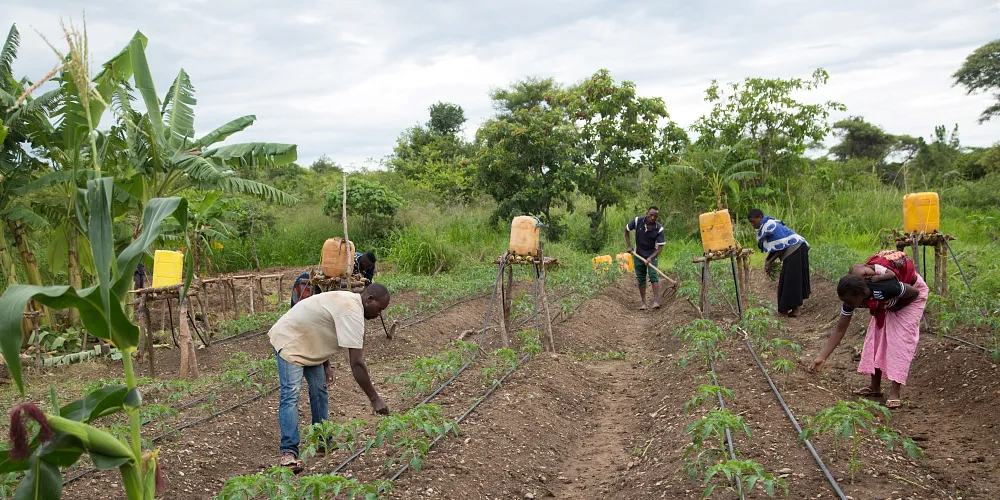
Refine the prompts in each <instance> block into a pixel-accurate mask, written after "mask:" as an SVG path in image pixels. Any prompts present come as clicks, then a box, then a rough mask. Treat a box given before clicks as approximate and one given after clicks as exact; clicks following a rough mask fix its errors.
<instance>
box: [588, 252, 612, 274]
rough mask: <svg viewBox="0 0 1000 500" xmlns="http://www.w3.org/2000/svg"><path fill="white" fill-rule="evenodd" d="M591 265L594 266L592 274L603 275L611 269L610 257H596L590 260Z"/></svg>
mask: <svg viewBox="0 0 1000 500" xmlns="http://www.w3.org/2000/svg"><path fill="white" fill-rule="evenodd" d="M590 262H591V264H593V265H594V272H595V273H598V274H604V273H605V271H607V270H608V269H610V268H611V262H612V261H611V256H610V255H598V256H597V257H594V258H593V259H590Z"/></svg>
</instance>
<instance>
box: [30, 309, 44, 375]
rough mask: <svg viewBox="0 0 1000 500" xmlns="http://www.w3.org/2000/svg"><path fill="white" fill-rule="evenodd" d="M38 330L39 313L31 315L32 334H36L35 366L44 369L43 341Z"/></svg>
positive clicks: (40, 369) (39, 369)
mask: <svg viewBox="0 0 1000 500" xmlns="http://www.w3.org/2000/svg"><path fill="white" fill-rule="evenodd" d="M40 333H41V332H39V331H38V313H34V314H32V315H31V334H32V335H34V336H35V366H36V367H37V368H38V371H39V372H40V371H42V342H41V339H40V338H39V337H41V335H40Z"/></svg>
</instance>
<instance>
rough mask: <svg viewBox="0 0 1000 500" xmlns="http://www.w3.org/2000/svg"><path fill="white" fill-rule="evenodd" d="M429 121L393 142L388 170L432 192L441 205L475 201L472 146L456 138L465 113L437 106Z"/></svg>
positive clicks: (451, 106)
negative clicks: (394, 144) (446, 202)
mask: <svg viewBox="0 0 1000 500" xmlns="http://www.w3.org/2000/svg"><path fill="white" fill-rule="evenodd" d="M429 112H430V121H428V122H427V124H426V126H423V125H417V126H415V127H411V128H409V129H407V130H406V131H404V132H403V133H402V134H401V135H400V137H399V139H398V140H397V141H396V147H395V148H393V152H392V156H391V157H390V158H389V161H388V165H389V168H390V169H392V170H394V171H395V172H397V173H399V174H400V175H402V176H403V178H405V179H407V180H408V181H410V182H412V183H414V184H416V185H418V186H420V187H422V188H424V189H427V190H429V191H432V192H433V193H435V194H436V195H437V197H438V198H439V199H440V200H441V201H453V200H457V201H460V202H469V201H471V200H472V199H474V198H475V195H476V190H475V183H474V182H473V177H474V175H475V170H474V168H473V166H472V162H471V161H470V158H471V157H472V156H473V154H474V153H473V148H472V145H471V144H469V143H468V142H467V141H466V140H465V139H464V138H462V137H461V136H460V135H459V132H460V131H461V127H462V124H463V123H464V122H465V112H464V111H463V110H462V108H461V106H458V105H457V104H451V103H444V102H439V103H437V104H433V105H431V107H430V108H429Z"/></svg>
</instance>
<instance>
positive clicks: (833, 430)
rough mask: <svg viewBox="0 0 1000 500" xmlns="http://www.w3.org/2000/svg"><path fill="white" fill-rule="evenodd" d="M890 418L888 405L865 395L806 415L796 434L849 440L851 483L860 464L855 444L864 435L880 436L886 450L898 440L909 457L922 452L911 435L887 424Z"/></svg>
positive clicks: (804, 436)
mask: <svg viewBox="0 0 1000 500" xmlns="http://www.w3.org/2000/svg"><path fill="white" fill-rule="evenodd" d="M890 418H891V413H890V412H889V409H888V408H886V407H884V406H882V405H880V404H878V403H875V402H873V401H868V400H867V399H858V400H857V401H838V402H837V404H836V405H834V406H832V407H830V408H826V409H823V410H820V411H819V412H818V413H816V415H814V416H812V417H805V419H804V420H805V426H804V428H803V430H802V434H801V435H800V436H799V438H800V439H803V440H804V439H809V438H810V437H812V436H815V435H822V434H833V435H834V437H836V438H838V439H840V440H843V441H848V442H850V445H851V456H850V461H849V462H848V468H849V469H850V473H851V482H852V483H853V482H854V474H855V472H857V470H858V468H859V467H860V466H861V461H860V460H859V459H858V448H859V447H860V446H861V441H862V440H863V439H864V437H865V436H866V435H870V436H875V437H877V438H879V439H881V440H882V441H883V442H884V443H885V445H886V448H887V449H889V450H892V449H893V447H894V446H895V444H896V443H897V442H898V443H900V445H901V446H902V447H903V450H904V451H906V453H907V454H908V455H909V456H910V457H912V458H920V457H922V456H923V450H921V449H920V447H918V446H917V444H916V443H915V442H913V440H912V439H910V438H903V437H901V436H900V435H899V434H898V433H897V432H895V431H893V430H892V429H890V428H889V427H888V425H889V420H890ZM883 420H884V424H883V423H882V421H883Z"/></svg>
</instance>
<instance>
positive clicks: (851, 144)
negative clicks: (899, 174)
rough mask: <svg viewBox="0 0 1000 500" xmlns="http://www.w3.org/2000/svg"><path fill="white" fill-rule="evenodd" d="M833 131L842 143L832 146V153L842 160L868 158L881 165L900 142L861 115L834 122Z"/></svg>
mask: <svg viewBox="0 0 1000 500" xmlns="http://www.w3.org/2000/svg"><path fill="white" fill-rule="evenodd" d="M833 133H834V135H835V136H837V137H839V138H840V143H839V144H837V145H835V146H833V147H831V148H830V154H831V155H833V156H834V158H836V159H838V160H840V161H847V160H853V159H866V160H871V161H872V162H874V163H875V164H876V165H881V164H883V163H884V162H885V159H886V157H887V156H888V155H889V154H890V153H892V151H893V148H894V147H895V146H896V144H897V143H898V140H897V139H896V137H895V136H893V135H892V134H889V133H887V132H886V131H885V130H882V127H879V126H878V125H874V124H872V123H869V122H867V121H865V119H864V118H862V117H860V116H852V117H850V118H847V119H846V120H840V121H838V122H836V123H834V124H833Z"/></svg>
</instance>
